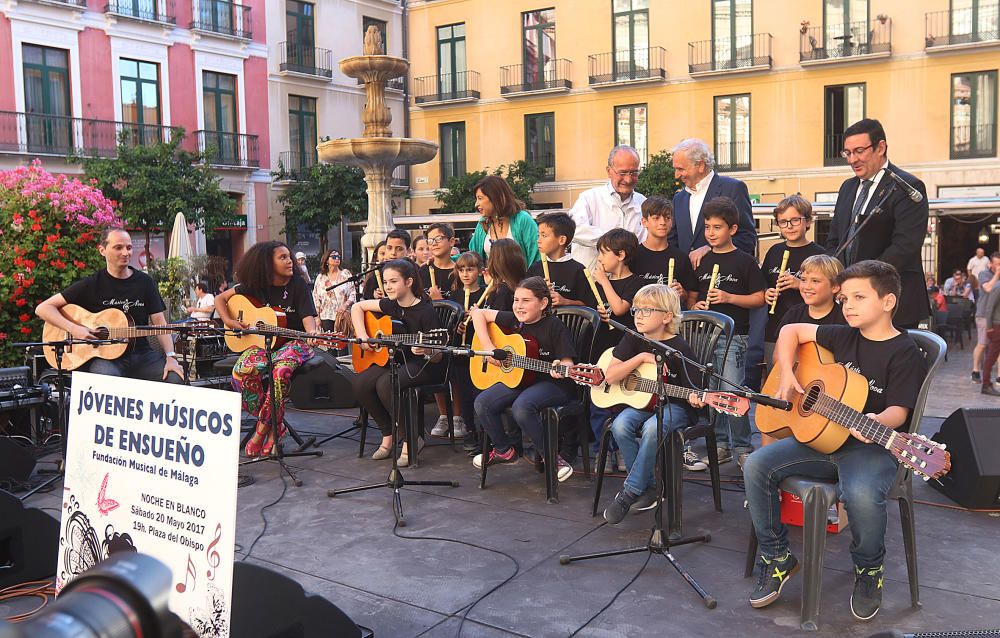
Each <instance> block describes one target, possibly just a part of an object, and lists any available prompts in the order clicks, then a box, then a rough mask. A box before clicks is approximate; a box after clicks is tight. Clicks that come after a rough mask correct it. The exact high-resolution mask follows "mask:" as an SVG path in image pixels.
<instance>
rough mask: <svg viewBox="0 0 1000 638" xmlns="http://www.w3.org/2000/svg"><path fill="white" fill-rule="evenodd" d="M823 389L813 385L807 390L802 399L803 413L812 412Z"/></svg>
mask: <svg viewBox="0 0 1000 638" xmlns="http://www.w3.org/2000/svg"><path fill="white" fill-rule="evenodd" d="M822 391H823V390H822V388H820V387H819V386H818V385H811V386H809V387H808V388H806V394H805V396H804V397H803V398H802V411H803V412H812V410H813V406H815V405H816V401H818V400H819V395H820V393H821V392H822Z"/></svg>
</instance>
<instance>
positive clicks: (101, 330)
mask: <svg viewBox="0 0 1000 638" xmlns="http://www.w3.org/2000/svg"><path fill="white" fill-rule="evenodd" d="M91 332H92V333H94V336H95V337H96V338H98V339H107V338H108V337H110V336H111V332H110V331H109V330H108V329H107V328H105V327H104V326H98V327H97V328H94V329H93V330H91Z"/></svg>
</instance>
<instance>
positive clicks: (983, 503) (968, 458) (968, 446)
mask: <svg viewBox="0 0 1000 638" xmlns="http://www.w3.org/2000/svg"><path fill="white" fill-rule="evenodd" d="M932 438H933V439H934V440H935V441H937V442H938V443H944V444H945V445H947V446H948V451H949V452H951V471H950V472H948V473H947V474H945V475H944V477H942V478H941V484H940V485H939V484H938V483H937V481H929V483H930V485H931V486H932V487H934V488H935V489H937V490H938V491H940V492H941V493H942V494H944V495H945V496H947V497H948V498H950V499H951V500H953V501H955V502H956V503H958V504H959V505H961V506H963V507H968V508H974V509H992V508H996V507H1000V409H997V408H991V409H984V408H979V409H973V408H962V409H959V410H955V411H954V412H952V414H951V416H949V417H948V418H947V419H946V420H945V422H944V423H942V424H941V430H940V431H939V432H938V433H937V434H935V435H934V436H933V437H932Z"/></svg>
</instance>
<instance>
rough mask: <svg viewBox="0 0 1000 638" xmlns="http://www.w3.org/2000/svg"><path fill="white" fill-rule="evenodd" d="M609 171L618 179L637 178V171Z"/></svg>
mask: <svg viewBox="0 0 1000 638" xmlns="http://www.w3.org/2000/svg"><path fill="white" fill-rule="evenodd" d="M611 171H612V172H613V173H614V174H615V175H617V176H618V177H639V171H616V170H614V169H611Z"/></svg>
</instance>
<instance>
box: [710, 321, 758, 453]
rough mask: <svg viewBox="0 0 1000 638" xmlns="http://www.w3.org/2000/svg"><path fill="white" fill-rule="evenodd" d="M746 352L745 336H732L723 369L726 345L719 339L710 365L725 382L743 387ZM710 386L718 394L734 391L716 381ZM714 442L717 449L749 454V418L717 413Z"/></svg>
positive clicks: (730, 387)
mask: <svg viewBox="0 0 1000 638" xmlns="http://www.w3.org/2000/svg"><path fill="white" fill-rule="evenodd" d="M746 351H747V335H733V339H732V341H731V342H730V343H729V356H728V357H726V365H725V367H723V366H722V357H723V356H725V354H726V344H725V340H723V339H719V342H718V343H717V344H716V346H715V352H714V353H713V355H712V365H714V366H715V371H716V372H720V373H721V374H722V376H723V378H725V379H726V380H728V381H732V382H733V383H736V384H737V385H743V377H744V368H743V365H744V361H745V360H746ZM711 385H712V388H713V389H717V390H719V391H720V392H726V391H727V390H733V389H734V388H733V386H730V385H729V384H728V383H723V382H721V381H718V380H714V381H713V382H712V384H711ZM715 440H716V443H717V444H718V445H719V447H727V448H733V449H737V448H745V449H746V451H747V452H749V451H750V449H749V448H750V447H751V446H750V417H749V416H747V415H746V414H744V415H743V416H730V415H728V414H722V413H719V415H718V417H717V418H716V420H715Z"/></svg>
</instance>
